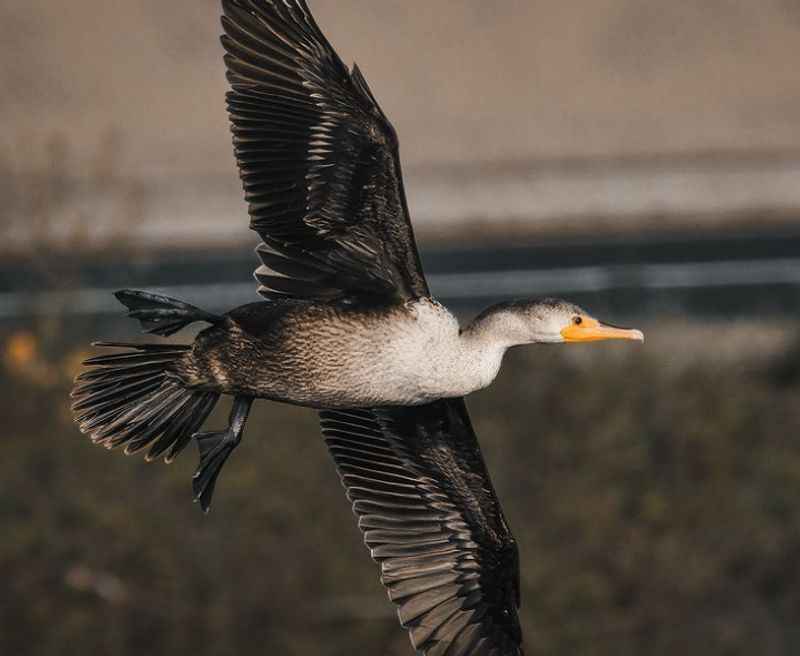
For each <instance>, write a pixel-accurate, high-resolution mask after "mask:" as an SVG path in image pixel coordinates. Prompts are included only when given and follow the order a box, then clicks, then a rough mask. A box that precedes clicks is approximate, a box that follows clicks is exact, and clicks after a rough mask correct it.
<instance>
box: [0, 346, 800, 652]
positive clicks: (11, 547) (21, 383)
mask: <svg viewBox="0 0 800 656" xmlns="http://www.w3.org/2000/svg"><path fill="white" fill-rule="evenodd" d="M659 357H661V356H660V355H659V353H658V352H657V351H654V349H653V348H652V347H651V348H650V349H647V348H645V349H623V348H617V347H616V346H614V345H612V346H608V347H606V346H593V347H586V348H584V347H576V348H574V349H566V348H538V347H535V348H530V349H524V350H519V351H515V352H514V353H512V354H511V355H510V356H509V357H508V359H507V362H506V366H505V368H504V370H503V373H502V375H501V377H500V378H499V380H498V381H497V382H496V383H495V385H494V387H493V388H492V389H491V390H489V391H487V392H484V393H481V394H478V395H476V396H474V397H473V398H471V399H470V401H469V405H470V408H471V410H472V415H473V420H474V423H475V427H476V430H477V432H478V435H479V436H480V438H481V442H482V446H483V450H484V452H485V455H486V460H487V464H488V466H489V470H490V472H491V473H492V476H493V479H494V482H495V485H496V487H497V492H498V494H499V496H500V499H501V501H502V502H503V504H504V507H505V510H506V515H507V516H508V519H509V522H510V523H511V526H512V528H513V530H514V532H515V535H516V537H517V539H518V541H519V548H520V556H521V569H522V598H523V605H522V609H521V619H522V623H523V629H524V631H525V638H526V653H528V654H534V655H536V654H542V655H544V654H548V655H552V654H555V655H562V654H563V655H564V656H567V655H570V656H572V655H574V654H591V655H595V656H606V655H608V656H612V655H613V656H627V655H630V656H634V655H637V656H638V655H641V654H647V655H648V656H661V655H664V656H666V655H672V654H703V656H723V655H724V656H733V655H738V654H742V655H744V654H748V655H749V654H752V653H758V654H760V655H762V656H770V655H773V654H781V655H782V654H793V653H798V650H800V630H798V628H797V627H798V621H797V618H798V617H800V434H799V433H800V431H798V428H800V404H798V402H797V392H798V389H797V387H796V386H787V385H786V384H782V385H780V386H779V385H776V384H775V383H774V382H773V380H772V378H771V377H770V376H769V375H766V374H764V372H754V371H752V369H747V370H745V369H744V368H742V367H741V366H740V365H736V364H733V363H731V364H725V363H719V362H718V363H716V364H715V365H714V367H713V368H711V367H709V366H708V365H703V364H701V363H698V364H696V365H693V366H689V367H688V368H686V367H673V368H671V369H667V368H664V367H662V366H661V364H662V363H661V360H659V359H658V358H659ZM26 381H27V382H26ZM0 383H1V384H2V389H3V390H5V394H3V395H2V400H1V401H0V416H2V417H3V426H4V429H5V430H4V437H3V457H2V458H1V459H0V526H2V539H0V580H2V581H3V595H2V601H0V653H3V654H21V655H28V654H31V655H38V654H41V655H43V656H45V655H46V656H56V655H60V654H67V653H69V654H73V653H83V654H109V655H113V656H128V655H130V656H134V655H135V656H139V655H140V654H151V655H156V654H167V653H169V654H171V655H175V656H180V655H182V654H187V655H188V654H191V655H192V656H205V655H208V656H212V655H213V656H227V655H229V654H230V655H233V654H236V655H237V656H248V655H250V654H253V655H256V654H258V655H261V654H285V655H295V654H296V655H299V656H305V655H309V656H310V655H312V654H313V655H323V656H339V655H341V656H344V655H345V654H347V655H350V654H354V653H359V654H360V653H364V654H382V655H383V654H397V655H404V654H410V653H411V652H410V648H409V646H408V642H407V638H406V635H405V632H404V631H402V630H401V629H400V628H399V627H398V626H397V622H396V620H395V617H394V614H393V610H392V606H391V604H390V603H389V601H388V600H387V599H386V598H385V596H384V592H383V589H382V588H381V586H380V585H379V584H378V582H377V581H376V576H377V572H376V568H375V566H374V565H373V564H372V563H371V562H370V561H369V558H368V555H367V553H366V551H365V549H364V547H363V546H362V544H361V538H360V535H359V532H358V530H357V529H356V526H355V521H354V518H353V517H352V515H351V512H350V508H349V505H348V503H347V502H346V501H345V499H344V495H343V493H342V491H341V488H340V485H339V481H338V479H337V477H336V474H335V472H334V469H333V465H332V463H331V462H330V461H329V456H328V454H327V452H326V449H325V447H324V444H323V443H322V440H321V438H320V436H319V431H318V426H317V422H316V416H315V413H313V412H311V411H305V410H302V409H297V408H289V407H282V406H278V405H275V404H269V403H266V402H259V403H257V404H256V406H255V407H254V412H253V417H252V419H251V421H250V423H249V425H248V427H247V430H246V433H245V437H244V441H243V443H242V445H241V447H240V448H239V449H238V450H237V453H236V454H234V456H233V457H232V458H231V460H230V462H229V463H228V465H227V467H226V473H225V477H224V478H223V480H222V481H221V482H220V486H219V488H218V490H217V496H216V499H215V507H214V509H213V511H212V512H211V514H210V515H209V516H204V515H203V514H202V513H201V512H200V510H199V508H197V507H196V506H193V505H192V504H191V475H192V472H193V470H194V468H195V466H196V464H197V463H196V454H195V453H193V452H192V450H189V449H187V450H186V453H184V454H183V455H182V456H181V457H180V458H179V459H178V461H177V462H176V463H175V464H174V465H172V466H165V465H163V464H149V465H148V464H145V463H144V462H143V461H142V460H141V459H140V458H136V457H131V458H124V457H123V456H122V455H121V454H120V453H107V452H106V451H105V450H103V449H100V448H98V447H94V446H92V445H91V444H90V443H89V441H88V440H87V439H86V438H84V437H83V436H81V435H80V434H79V433H78V432H77V430H76V429H75V428H74V426H73V425H72V423H71V419H70V416H69V413H68V410H67V408H68V398H67V391H68V385H67V382H66V380H65V381H64V383H63V385H58V386H48V385H45V384H42V381H41V380H33V379H31V378H26V377H25V376H21V375H18V374H15V373H12V372H11V367H7V370H6V371H5V373H3V378H2V380H1V381H0ZM221 405H223V406H224V405H225V404H221ZM225 412H227V407H223V408H221V409H220V410H218V414H216V415H215V417H214V418H213V419H212V421H210V422H209V424H208V426H209V427H211V428H213V427H221V426H222V424H223V422H224V419H225V415H224V413H225Z"/></svg>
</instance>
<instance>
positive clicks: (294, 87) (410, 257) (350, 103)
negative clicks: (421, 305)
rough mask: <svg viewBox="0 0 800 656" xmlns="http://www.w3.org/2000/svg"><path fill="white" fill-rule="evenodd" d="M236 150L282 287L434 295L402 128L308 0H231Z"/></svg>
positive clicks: (278, 289)
mask: <svg viewBox="0 0 800 656" xmlns="http://www.w3.org/2000/svg"><path fill="white" fill-rule="evenodd" d="M222 5H223V10H224V16H223V17H222V25H223V28H224V30H225V35H224V36H223V37H222V43H223V46H224V47H225V50H226V51H227V55H226V56H225V64H226V66H227V69H228V80H229V82H230V84H231V87H232V89H233V91H231V92H229V93H228V96H227V98H228V111H229V113H230V118H231V123H232V129H233V135H234V146H235V151H236V158H237V161H238V164H239V169H240V173H241V178H242V181H243V183H244V189H245V192H246V198H247V200H248V202H249V204H250V216H251V224H250V227H251V228H252V229H253V230H255V231H256V232H258V233H259V235H260V236H261V238H262V239H263V240H264V243H263V244H262V245H261V246H260V247H259V254H260V256H261V259H262V261H263V263H264V266H263V267H261V268H260V269H259V270H257V271H256V278H257V279H258V280H259V282H260V283H261V285H262V286H261V288H260V289H259V291H260V292H261V293H262V294H264V295H266V296H268V297H269V296H271V295H274V294H283V295H290V296H294V297H299V298H314V299H334V298H336V299H344V298H348V297H350V298H352V297H368V296H373V297H380V298H382V299H393V300H398V299H402V300H405V299H409V298H416V297H420V296H427V295H428V288H427V285H426V283H425V277H424V275H423V273H422V267H421V265H420V261H419V255H418V254H417V249H416V245H415V243H414V235H413V232H412V229H411V223H410V220H409V216H408V207H407V204H406V198H405V191H404V189H403V179H402V173H401V170H400V159H399V155H398V147H397V136H396V134H395V131H394V129H393V128H392V126H391V125H390V124H389V122H388V120H387V119H386V117H385V116H384V114H383V112H382V111H381V109H380V108H379V107H378V104H377V102H376V101H375V98H374V97H373V95H372V93H371V91H370V90H369V87H368V86H367V83H366V81H365V80H364V78H363V76H362V75H361V73H360V72H359V70H358V68H357V67H354V68H353V71H352V73H351V72H349V71H348V70H347V68H346V67H345V66H344V64H343V63H342V61H341V60H340V59H339V57H338V55H337V54H336V53H335V52H334V50H333V48H332V47H331V45H330V44H329V43H328V41H327V39H326V38H325V37H324V36H323V34H322V32H321V31H320V29H319V27H317V24H316V22H315V21H314V18H313V17H312V15H311V12H310V11H309V9H308V5H307V4H306V2H305V0H223V2H222ZM276 274H277V275H276Z"/></svg>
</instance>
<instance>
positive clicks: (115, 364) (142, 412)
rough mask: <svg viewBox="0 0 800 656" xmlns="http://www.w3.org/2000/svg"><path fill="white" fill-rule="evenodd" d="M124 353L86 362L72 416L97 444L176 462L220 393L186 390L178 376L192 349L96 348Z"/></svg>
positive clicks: (77, 383) (75, 391)
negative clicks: (144, 451) (179, 366)
mask: <svg viewBox="0 0 800 656" xmlns="http://www.w3.org/2000/svg"><path fill="white" fill-rule="evenodd" d="M95 346H101V347H114V348H121V349H125V350H123V351H119V352H115V353H111V354H107V355H100V356H97V357H94V358H90V359H89V360H86V362H84V365H85V366H86V367H88V370H86V371H84V372H83V373H81V374H79V375H78V377H77V378H76V379H75V387H74V389H73V391H72V398H73V403H72V412H73V414H74V415H75V420H76V422H77V423H78V426H79V427H80V430H81V432H82V433H84V434H86V435H88V436H89V437H90V438H91V439H92V441H93V442H94V443H95V444H102V445H103V446H105V447H107V448H109V449H113V448H115V447H119V446H123V445H124V446H125V453H126V454H131V453H136V452H138V451H141V450H142V449H145V448H147V447H148V446H149V447H150V450H149V451H148V453H147V459H148V460H155V459H157V458H160V457H161V456H166V461H167V462H170V461H172V459H173V458H175V456H176V455H177V454H178V453H179V452H180V451H181V450H182V449H183V448H184V447H185V446H186V445H187V444H188V443H189V441H190V440H191V438H192V435H194V434H195V433H196V432H197V431H198V430H199V429H200V427H201V426H202V424H203V422H204V421H205V420H206V419H207V418H208V415H209V414H211V411H212V410H213V409H214V405H215V404H216V402H217V400H218V399H219V394H217V393H216V392H204V391H197V390H191V389H187V388H186V387H185V386H183V385H182V383H181V382H180V380H179V379H178V377H177V376H175V375H174V372H175V365H176V363H177V362H178V360H180V359H181V358H182V357H184V356H185V355H186V352H187V351H188V350H189V348H190V347H189V346H185V345H182V344H164V345H161V344H120V343H104V342H100V343H96V344H95Z"/></svg>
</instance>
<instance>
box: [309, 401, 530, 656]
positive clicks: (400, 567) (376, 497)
mask: <svg viewBox="0 0 800 656" xmlns="http://www.w3.org/2000/svg"><path fill="white" fill-rule="evenodd" d="M320 416H321V418H322V432H323V434H324V436H325V440H326V442H327V443H328V446H329V448H330V450H331V453H332V454H333V458H334V460H335V461H336V465H337V467H338V469H339V475H340V476H341V478H342V482H343V483H344V486H345V488H346V490H347V496H348V498H349V499H350V500H351V501H352V502H353V509H354V511H355V513H356V514H357V515H358V517H359V522H358V524H359V527H360V528H361V530H362V531H363V533H364V540H365V542H366V544H367V546H368V547H369V548H370V550H371V553H372V557H373V558H374V559H375V560H376V561H377V562H378V563H379V564H380V566H381V581H382V583H383V584H384V585H385V586H386V587H387V588H388V591H389V597H390V599H391V600H392V601H394V602H395V603H396V604H397V606H398V615H399V617H400V622H401V623H402V625H403V626H404V627H405V628H407V629H408V630H409V634H410V636H411V642H412V643H413V645H414V647H415V648H416V649H418V650H420V651H421V652H422V653H423V654H427V655H430V656H433V655H434V654H435V655H443V654H447V655H448V656H466V655H467V654H469V655H477V654H485V655H492V656H509V655H513V654H521V653H522V651H521V648H520V643H521V632H520V627H519V620H518V617H517V607H518V606H519V568H518V558H517V547H516V543H515V542H514V539H513V537H512V536H511V533H510V531H509V528H508V525H507V524H506V521H505V519H504V517H503V513H502V511H501V509H500V504H499V502H498V500H497V498H496V496H495V493H494V489H493V488H492V484H491V481H490V480H489V475H488V473H487V472H486V467H485V465H484V462H483V458H482V456H481V452H480V449H479V447H478V442H477V439H476V437H475V432H474V431H473V429H472V426H471V424H470V421H469V415H468V414H467V409H466V406H465V405H464V400H463V399H447V400H441V401H436V402H434V403H432V404H430V405H425V406H416V407H404V408H381V409H373V410H345V411H324V412H321V413H320Z"/></svg>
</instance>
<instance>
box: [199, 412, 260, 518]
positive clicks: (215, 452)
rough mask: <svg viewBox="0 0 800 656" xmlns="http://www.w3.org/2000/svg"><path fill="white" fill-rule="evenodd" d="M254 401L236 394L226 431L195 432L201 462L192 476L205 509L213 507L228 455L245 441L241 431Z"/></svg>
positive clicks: (201, 505) (206, 510) (205, 510)
mask: <svg viewBox="0 0 800 656" xmlns="http://www.w3.org/2000/svg"><path fill="white" fill-rule="evenodd" d="M252 403H253V399H252V397H247V396H237V397H236V399H234V402H233V408H232V409H231V416H230V423H229V425H228V428H227V429H225V430H224V431H213V432H209V433H197V434H195V435H194V438H195V440H196V441H197V448H198V449H199V450H200V465H199V466H198V468H197V471H196V472H195V475H194V477H193V478H192V491H193V492H194V500H195V501H199V502H200V507H201V508H202V509H203V512H205V513H207V512H208V511H209V509H210V508H211V498H212V497H213V496H214V487H215V486H216V484H217V478H219V473H220V471H222V465H224V464H225V462H226V461H227V460H228V456H230V455H231V453H233V450H234V449H235V448H236V447H237V446H239V442H241V441H242V432H243V431H244V425H245V423H246V422H247V415H248V414H249V412H250V406H251V405H252Z"/></svg>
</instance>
